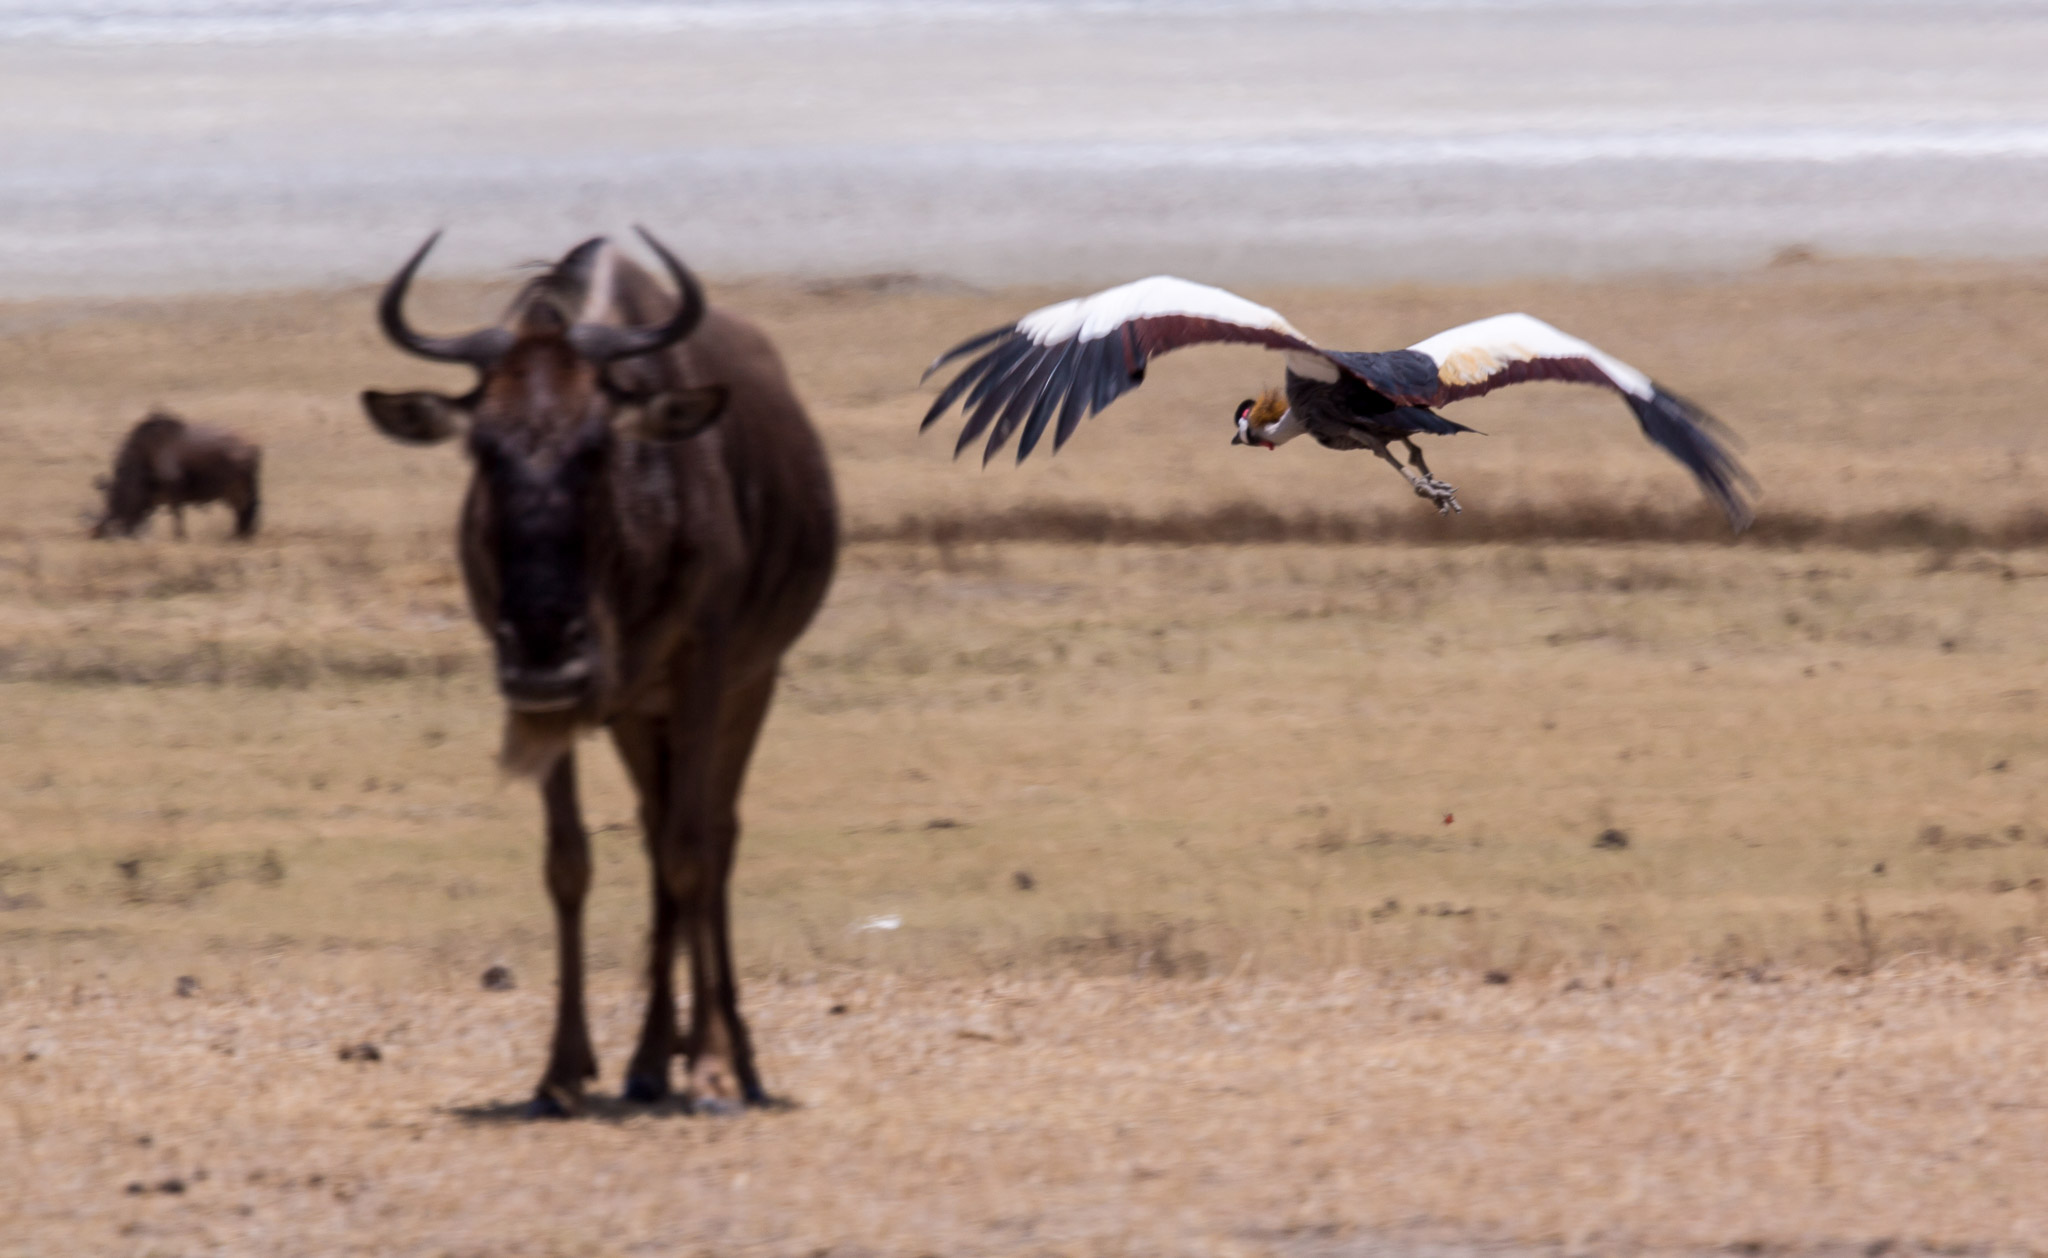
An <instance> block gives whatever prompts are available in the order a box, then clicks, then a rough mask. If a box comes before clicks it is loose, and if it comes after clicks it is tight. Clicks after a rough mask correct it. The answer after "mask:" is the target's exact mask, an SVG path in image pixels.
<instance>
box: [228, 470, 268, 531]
mask: <svg viewBox="0 0 2048 1258" xmlns="http://www.w3.org/2000/svg"><path fill="white" fill-rule="evenodd" d="M228 505H229V506H231V507H233V508H234V509H235V536H236V537H254V536H255V535H256V512H257V510H258V509H259V507H260V506H261V501H260V499H259V498H258V497H257V490H256V484H255V482H254V481H251V482H250V483H249V485H248V486H247V487H246V488H244V489H242V490H241V491H240V492H238V493H236V494H235V495H234V497H232V498H230V499H229V500H228Z"/></svg>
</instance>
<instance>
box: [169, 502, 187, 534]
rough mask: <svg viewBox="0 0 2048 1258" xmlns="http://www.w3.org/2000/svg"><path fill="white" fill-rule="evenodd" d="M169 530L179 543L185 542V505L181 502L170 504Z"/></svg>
mask: <svg viewBox="0 0 2048 1258" xmlns="http://www.w3.org/2000/svg"><path fill="white" fill-rule="evenodd" d="M171 528H172V530H173V531H174V532H175V533H176V534H177V538H178V540H179V541H181V542H182V541H184V540H185V504H184V503H182V502H174V503H172V504H171Z"/></svg>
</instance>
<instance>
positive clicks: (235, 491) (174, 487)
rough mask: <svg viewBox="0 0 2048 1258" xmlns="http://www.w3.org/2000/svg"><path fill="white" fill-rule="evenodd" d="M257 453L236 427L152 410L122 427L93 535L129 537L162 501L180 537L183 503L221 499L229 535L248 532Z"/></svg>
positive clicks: (256, 501) (252, 525)
mask: <svg viewBox="0 0 2048 1258" xmlns="http://www.w3.org/2000/svg"><path fill="white" fill-rule="evenodd" d="M262 458H263V451H262V450H261V449H260V448H259V447H257V446H256V445H255V444H254V443H252V442H249V441H246V440H244V439H243V438H242V437H240V436H238V435H236V434H235V433H232V432H228V431H227V430H225V429H221V428H209V427H206V426H204V425H201V424H192V423H187V422H186V421H184V420H182V419H180V418H178V417H177V416H176V415H171V414H167V413H165V412H162V411H154V412H151V413H150V414H149V415H148V416H146V417H145V418H143V419H142V420H140V421H138V422H137V423H136V425H135V427H133V428H131V429H129V430H128V436H127V438H126V439H124V440H123V441H122V442H121V449H120V450H119V452H117V453H116V454H115V455H114V474H113V475H112V476H111V477H105V476H103V477H101V478H100V479H99V482H98V488H99V489H100V491H101V493H102V494H103V495H104V497H105V504H104V506H103V507H102V509H101V513H100V518H99V520H98V521H97V522H95V523H94V524H93V526H92V535H93V536H94V537H110V536H117V537H128V536H131V535H133V534H134V533H135V531H136V530H137V529H139V528H141V527H142V526H143V524H145V523H146V522H148V520H149V517H150V516H151V515H152V514H154V513H155V512H156V509H157V508H158V507H169V508H170V509H171V521H172V523H173V525H174V526H175V527H176V529H177V534H178V536H179V538H181V539H182V538H183V537H184V536H185V508H186V507H187V506H203V505H204V504H206V503H209V502H221V503H226V504H227V505H228V507H230V508H231V509H233V511H234V513H235V536H236V537H248V536H250V535H252V534H254V533H255V532H256V513H257V509H258V507H259V505H260V498H259V495H258V493H257V484H256V474H257V469H258V467H259V465H260V464H261V462H262Z"/></svg>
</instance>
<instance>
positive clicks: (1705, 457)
mask: <svg viewBox="0 0 2048 1258" xmlns="http://www.w3.org/2000/svg"><path fill="white" fill-rule="evenodd" d="M1323 353H1324V356H1325V357H1327V358H1328V359H1330V361H1332V362H1334V363H1336V364H1337V365H1338V366H1340V367H1342V368H1343V369H1344V370H1345V371H1347V372H1350V373H1351V374H1352V375H1354V376H1357V377H1358V378H1359V379H1361V380H1363V381H1365V382H1366V383H1367V384H1369V385H1371V386H1372V387H1373V389H1374V390H1375V391H1377V392H1380V393H1384V394H1385V395H1386V396H1387V397H1389V398H1391V399H1393V400H1394V401H1395V402H1398V403H1401V404H1402V405H1404V406H1442V405H1444V404H1446V403H1449V402H1455V401H1458V400H1459V399H1460V398H1468V397H1478V396H1479V395H1480V394H1482V393H1491V392H1492V391H1493V390H1495V389H1498V388H1501V387H1503V386H1505V385H1510V384H1520V383H1522V382H1523V381H1525V380H1564V381H1570V382H1573V383H1577V384H1593V385H1601V386H1603V387H1606V388H1609V389H1613V390H1614V391H1615V392H1617V393H1619V394H1621V396H1622V400H1624V401H1626V402H1627V403H1628V405H1629V409H1630V410H1632V411H1634V412H1635V416H1636V422H1637V423H1639V424H1640V425H1642V429H1643V435H1644V436H1645V437H1648V438H1649V439H1650V440H1651V441H1652V442H1653V443H1655V444H1656V445H1658V446H1661V447H1663V449H1664V450H1665V451H1666V452H1667V453H1669V454H1670V455H1671V456H1672V457H1673V458H1675V459H1677V460H1678V461H1679V462H1680V463H1683V464H1684V465H1685V466H1686V469H1687V470H1688V471H1690V472H1691V473H1692V474H1693V476H1694V477H1696V478H1697V479H1698V480H1699V482H1700V487H1701V488H1702V489H1704V490H1705V491H1706V492H1707V495H1708V496H1709V497H1711V498H1712V499H1713V500H1714V501H1715V502H1716V503H1717V504H1719V506H1720V507H1721V509H1722V510H1723V511H1725V512H1727V514H1728V519H1729V521H1730V522H1731V523H1733V524H1734V525H1735V527H1736V528H1738V529H1741V528H1744V527H1746V526H1747V525H1748V524H1749V521H1750V519H1751V518H1752V516H1753V514H1754V513H1753V512H1752V510H1751V509H1750V506H1749V497H1750V495H1751V494H1753V493H1754V492H1755V489H1756V481H1755V480H1754V478H1752V477H1751V476H1750V474H1749V473H1748V471H1746V470H1745V469H1744V468H1743V466H1742V464H1741V462H1740V461H1738V460H1737V459H1736V457H1735V454H1734V452H1733V450H1732V449H1731V448H1730V447H1731V446H1732V444H1733V442H1734V438H1733V435H1732V434H1730V433H1729V432H1728V430H1727V429H1726V428H1725V427H1723V426H1722V425H1721V423H1720V421H1718V420H1716V419H1715V418H1714V417H1713V416H1711V415H1709V414H1707V412H1706V411H1704V410H1702V409H1700V407H1699V406H1697V405H1695V404H1694V403H1692V402H1689V401H1687V400H1686V399H1684V398H1682V397H1679V396H1678V395H1677V394H1675V393H1671V392H1668V391H1667V390H1665V389H1662V388H1660V387H1658V385H1657V382H1656V381H1654V380H1652V379H1650V377H1648V376H1646V375H1644V374H1643V373H1642V372H1640V371H1638V370H1636V369H1635V368H1634V367H1631V366H1629V365H1628V364H1627V363H1625V362H1623V361H1621V360H1620V359H1619V358H1616V357H1614V356H1613V355H1611V354H1608V353H1605V352H1603V351H1601V350H1600V349H1598V348H1597V347H1595V346H1593V345H1591V344H1588V343H1587V342H1585V341H1582V340H1580V339H1579V338H1578V337H1575V336H1572V335H1570V334H1569V333H1566V332H1561V331H1559V330H1558V329H1556V328H1554V327H1551V326H1550V325H1549V324H1547V323H1545V322H1543V321H1542V320H1541V319H1537V318H1534V317H1532V316H1530V315H1525V314H1504V315H1495V316H1493V317H1492V318H1490V319H1481V320H1479V321H1478V322H1476V323H1467V324H1463V325H1461V326H1459V327H1455V328H1451V329H1450V330H1448V331H1445V332H1439V333H1437V334H1436V335H1435V336H1432V337H1430V338H1429V339H1428V340H1424V341H1418V342H1416V343H1415V344H1414V345H1411V346H1409V347H1408V348H1407V349H1403V350H1394V351H1393V352H1391V353H1384V354H1353V353H1344V352H1341V351H1323Z"/></svg>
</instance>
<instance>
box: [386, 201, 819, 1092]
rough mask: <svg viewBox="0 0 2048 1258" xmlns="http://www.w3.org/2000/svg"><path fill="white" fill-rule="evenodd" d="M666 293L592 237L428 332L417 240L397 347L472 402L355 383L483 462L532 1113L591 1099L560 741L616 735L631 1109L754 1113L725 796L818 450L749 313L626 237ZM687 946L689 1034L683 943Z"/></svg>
mask: <svg viewBox="0 0 2048 1258" xmlns="http://www.w3.org/2000/svg"><path fill="white" fill-rule="evenodd" d="M641 235H642V237H643V238H645V239H646V241H647V244H648V245H649V246H650V247H651V248H652V249H653V250H654V252H655V253H656V255H658V256H659V257H660V259H661V261H662V263H663V265H664V266H665V267H666V269H667V271H668V273H669V276H670V277H671V278H672V279H673V281H674V283H675V287H676V289H677V293H678V296H677V297H676V298H673V299H672V298H670V297H669V296H667V295H666V294H665V293H664V292H663V291H662V286H661V285H660V284H659V283H657V282H656V281H655V279H654V278H653V277H652V276H650V275H649V274H648V273H647V272H646V271H644V270H642V269H641V268H639V267H638V266H636V265H634V264H633V263H632V262H631V261H629V260H627V259H626V258H624V257H623V256H621V255H620V254H619V253H618V251H617V250H616V249H615V248H614V246H613V245H611V244H610V243H609V242H608V241H606V240H605V239H604V238H602V237H598V238H596V239H593V240H588V241H585V242H584V243H583V244H581V245H578V246H577V247H576V248H575V249H573V250H571V251H570V252H569V253H568V254H567V255H566V256H565V257H563V258H562V260H561V261H560V262H558V263H556V264H555V265H554V266H553V267H551V268H549V269H548V270H547V271H546V272H545V273H544V274H542V275H539V276H537V277H536V278H535V279H533V280H532V281H530V282H529V283H528V284H527V285H526V286H525V287H524V288H523V289H522V290H521V292H520V294H519V296H518V297H517V298H516V299H515V300H514V302H513V303H512V306H511V309H510V310H509V311H508V312H507V315H506V318H505V320H504V322H503V323H502V324H501V325H499V326H493V327H487V328H483V329H481V330H479V331H475V332H471V333H468V334H466V335H462V336H447V337H442V336H427V335H423V334H421V333H419V332H416V331H414V330H413V329H412V328H411V327H410V326H408V324H407V323H406V320H405V315H404V301H405V293H406V289H407V287H408V286H409V285H410V283H411V281H412V277H413V273H414V272H415V271H416V270H417V269H418V268H419V265H420V262H421V260H422V259H423V258H425V257H426V254H427V250H429V249H431V248H432V247H433V244H434V240H435V239H436V238H438V233H437V235H436V236H435V237H429V238H428V240H427V242H426V243H425V244H424V245H422V246H420V249H419V251H418V252H417V253H415V254H413V256H412V259H411V260H410V261H408V262H407V263H406V264H405V266H404V267H403V268H402V269H401V270H400V271H399V272H398V274H397V275H396V276H394V277H393V278H392V280H391V283H390V285H389V286H388V287H387V288H386V289H385V291H384V297H383V301H382V302H381V304H380V305H379V307H378V316H379V319H380V321H381V323H382V325H383V328H384V332H385V334H386V335H387V336H389V337H390V338H391V340H392V341H393V342H394V343H395V344H396V345H398V346H399V347H400V348H401V349H404V350H407V351H408V352H410V353H413V354H416V355H418V356H420V357H422V358H427V359H431V360H434V361H438V362H453V363H466V364H468V365H470V366H472V367H474V368H475V369H476V371H477V373H478V376H479V380H478V382H477V385H476V387H475V388H474V389H472V390H471V391H470V392H468V393H467V394H464V395H463V396H460V397H453V396H448V395H445V394H439V393H396V394H393V393H378V392H366V393H364V394H363V405H364V408H365V409H366V410H367V411H368V412H369V415H370V419H371V421H372V422H373V423H374V424H375V425H376V426H377V427H378V428H379V429H381V430H382V431H383V432H384V433H385V435H387V436H390V437H393V438H396V439H397V440H400V441H409V442H418V443H427V442H437V441H443V440H446V439H447V438H449V437H452V436H455V435H457V434H465V435H466V439H465V441H464V445H465V446H466V447H467V449H468V451H469V454H470V456H471V458H472V460H473V461H474V464H475V472H474V474H473V475H472V476H471V478H470V482H469V489H468V492H467V494H466V495H465V497H464V499H463V505H462V515H461V520H460V524H459V527H458V533H457V539H456V544H457V549H458V551H459V553H460V557H461V562H462V573H463V580H464V583H465V584H466V586H467V587H468V592H469V600H470V608H471V611H472V612H473V613H474V615H475V616H476V619H477V623H478V624H479V625H480V626H481V627H482V628H483V630H484V631H485V633H487V634H488V635H489V636H490V638H491V642H492V644H493V647H494V649H495V655H496V663H497V681H498V690H499V693H500V695H501V696H502V697H503V699H504V701H505V709H506V712H505V718H506V719H505V745H504V752H503V758H504V762H505V764H506V766H507V767H508V768H511V769H513V770H514V771H516V772H522V773H529V774H532V775H534V776H535V777H538V778H539V779H540V780H541V798H542V801H543V803H544V806H545V809H546V815H547V840H548V847H547V853H548V854H547V883H548V890H549V893H550V895H551V896H552V898H553V900H554V906H555V921H556V931H557V939H558V942H559V945H560V957H559V966H560V970H559V973H560V976H561V980H560V987H559V1003H558V1005H557V1008H556V1014H555V1032H554V1044H553V1048H552V1051H551V1052H550V1054H549V1057H548V1064H547V1068H546V1070H545V1071H544V1072H543V1073H542V1075H541V1078H540V1083H539V1086H538V1087H537V1088H536V1090H535V1093H534V1099H533V1105H532V1112H533V1113H535V1114H538V1115H550V1114H565V1113H568V1112H571V1111H573V1110H574V1109H576V1108H577V1106H578V1105H579V1103H580V1099H581V1095H582V1089H583V1083H584V1081H585V1080H586V1079H589V1078H593V1077H595V1075H596V1074H597V1058H596V1054H595V1053H594V1051H593V1050H592V1048H591V1043H590V1033H589V1030H588V1029H587V1026H586V1024H585V1021H584V1016H583V957H582V941H583V902H584V898H585V896H586V895H587V894H588V892H589V889H590V874H591V870H590V844H589V838H588V836H587V834H586V833H585V831H584V828H583V818H582V813H581V809H580V807H579V806H578V803H577V798H576V773H575V752H574V749H573V740H574V738H575V736H576V734H577V733H578V732H579V731H581V730H586V729H591V728H594V727H596V726H600V725H601V726H604V727H605V728H606V729H607V730H609V732H610V734H611V738H612V742H613V745H614V746H615V747H616V748H617V749H618V752H619V756H620V758H621V759H622V760H624V761H625V764H626V769H627V771H628V773H629V774H630V776H631V777H632V780H633V785H634V789H635V791H636V792H637V793H638V795H639V798H640V821H641V825H642V827H643V829H644V831H645V839H646V844H647V850H648V855H649V858H650V860H651V862H652V865H653V872H654V877H653V883H654V929H653V936H652V941H651V949H650V956H649V966H648V1001H647V1016H646V1021H645V1023H644V1025H643V1027H642V1030H641V1032H640V1042H639V1047H638V1048H637V1049H636V1050H635V1052H634V1054H633V1058H632V1061H631V1063H630V1064H629V1065H628V1066H627V1068H626V1081H625V1094H626V1096H627V1098H628V1099H631V1100H637V1101H654V1100H658V1099H660V1098H662V1097H665V1096H667V1095H669V1090H670V1085H669V1059H670V1058H671V1057H673V1056H675V1055H676V1054H677V1053H682V1054H683V1055H684V1056H685V1057H686V1059H687V1075H688V1079H687V1083H686V1091H685V1094H684V1095H685V1098H686V1100H688V1101H689V1102H691V1103H693V1104H694V1105H696V1106H697V1107H700V1108H706V1109H732V1108H736V1107H738V1106H740V1105H744V1104H760V1103H764V1102H766V1101H767V1099H768V1097H767V1093H766V1092H764V1091H763V1090H762V1087H761V1082H760V1078H759V1076H758V1075H757V1074H756V1072H755V1069H754V1059H753V1051H752V1049H751V1047H750V1046H749V1043H748V1039H747V1029H746V1024H745V1023H744V1022H743V1021H742V1020H741V1018H740V1012H739V994H738V988H737V986H736V984H735V980H734V975H733V963H732V943H731V936H730V931H729V928H728V925H727V897H726V883H727V880H728V878H729V876H730V875H731V872H732V863H733V852H734V848H735V845H736V843H737V842H738V838H739V812H738V803H739V793H740V785H741V782H742V779H743V778H744V776H745V773H746V768H747V760H748V757H749V756H750V755H751V753H752V751H753V748H754V742H755V739H756V738H757V737H758V736H759V734H760V732H761V724H762V721H763V720H764V719H765V718H766V717H767V715H768V705H769V700H770V699H771V698H772V696H773V695H774V692H775V681H776V675H777V672H778V670H779V669H780V667H781V662H782V655H783V652H785V651H786V650H788V648H789V647H790V645H791V644H792V643H794V642H795V641H796V638H797V636H798V635H799V634H800V633H802V632H803V630H804V627H805V626H806V625H807V624H809V623H810V619H811V616H812V614H813V613H814V612H816V610H817V608H818V604H819V603H820V602H821V601H822V600H823V599H824V596H825V588H826V586H827V585H828V584H829V582H830V580H831V575H832V567H833V562H834V559H835V556H836V554H837V550H838V510H837V507H836V505H835V502H834V498H833V492H832V478H831V474H830V471H829V469H828V468H827V466H826V462H825V452H824V448H823V446H822V445H821V443H820V442H819V440H818V436H817V433H816V432H815V431H814V430H813V429H812V427H811V424H810V420H809V419H808V418H807V417H806V416H805V414H804V409H803V406H802V404H801V403H800V402H798V401H797V398H796V394H795V392H794V391H793V390H792V388H791V386H790V382H789V378H788V376H787V374H786V373H785V372H784V370H783V367H782V361H781V359H780V358H779V357H778V356H777V355H776V352H775V349H774V347H773V346H772V345H771V344H770V343H769V341H768V338H767V337H766V336H764V335H762V333H761V332H760V331H758V330H757V329H756V328H754V327H753V325H751V324H749V323H747V322H745V321H743V320H741V319H739V318H737V317H735V316H733V315H730V314H727V313H725V312H723V311H720V310H716V309H710V308H708V307H707V304H706V302H705V298H704V294H703V290H702V289H701V288H699V287H698V284H697V281H696V280H695V279H694V278H693V277H692V276H691V274H690V273H689V271H688V270H686V269H685V268H684V267H683V265H682V263H680V262H678V261H677V260H676V259H675V257H674V256H673V255H672V254H670V253H669V251H668V250H667V249H666V248H664V247H663V246H662V245H661V244H660V242H658V241H656V240H655V239H654V238H653V237H652V236H651V235H648V234H647V233H646V232H645V231H644V230H643V231H642V232H641ZM679 934H680V937H681V941H682V942H683V943H684V944H685V945H687V947H688V948H689V952H690V996H691V1003H690V1027H689V1032H688V1034H687V1035H683V1034H681V1033H680V1032H679V1029H678V1027H677V1019H676V1000H675V991H674V987H673V978H672V970H673V968H674V956H675V949H676V945H677V942H678V935H679Z"/></svg>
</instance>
